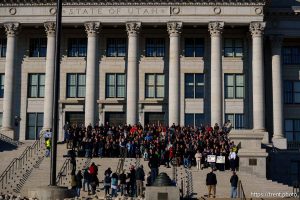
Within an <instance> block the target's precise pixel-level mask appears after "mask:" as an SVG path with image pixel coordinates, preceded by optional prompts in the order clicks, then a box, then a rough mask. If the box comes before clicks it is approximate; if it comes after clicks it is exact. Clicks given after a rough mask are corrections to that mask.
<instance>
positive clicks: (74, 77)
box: [67, 74, 85, 98]
mask: <svg viewBox="0 0 300 200" xmlns="http://www.w3.org/2000/svg"><path fill="white" fill-rule="evenodd" d="M82 97H85V74H67V98H82Z"/></svg>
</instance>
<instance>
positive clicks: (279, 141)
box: [272, 138, 287, 149]
mask: <svg viewBox="0 0 300 200" xmlns="http://www.w3.org/2000/svg"><path fill="white" fill-rule="evenodd" d="M272 142H273V145H274V147H276V148H278V149H287V140H286V138H272Z"/></svg>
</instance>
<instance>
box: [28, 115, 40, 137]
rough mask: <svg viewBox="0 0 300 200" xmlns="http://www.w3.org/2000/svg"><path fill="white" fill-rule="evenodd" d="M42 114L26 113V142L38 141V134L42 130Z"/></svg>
mask: <svg viewBox="0 0 300 200" xmlns="http://www.w3.org/2000/svg"><path fill="white" fill-rule="evenodd" d="M43 122H44V113H27V120H26V140H37V139H39V133H40V131H41V130H42V128H43Z"/></svg>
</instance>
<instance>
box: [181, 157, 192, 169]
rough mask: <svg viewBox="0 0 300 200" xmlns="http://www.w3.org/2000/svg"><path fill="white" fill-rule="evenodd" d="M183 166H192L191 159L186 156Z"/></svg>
mask: <svg viewBox="0 0 300 200" xmlns="http://www.w3.org/2000/svg"><path fill="white" fill-rule="evenodd" d="M183 166H184V167H190V166H191V164H190V159H188V158H184V159H183Z"/></svg>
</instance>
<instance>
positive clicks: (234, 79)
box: [224, 74, 245, 99]
mask: <svg viewBox="0 0 300 200" xmlns="http://www.w3.org/2000/svg"><path fill="white" fill-rule="evenodd" d="M224 76H225V77H224V82H225V83H224V89H225V92H224V93H225V99H243V98H244V96H245V89H244V88H245V80H244V75H243V74H225V75H224Z"/></svg>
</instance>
